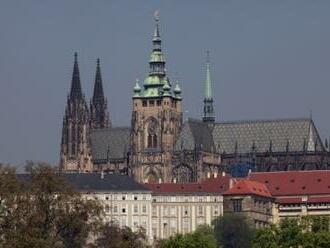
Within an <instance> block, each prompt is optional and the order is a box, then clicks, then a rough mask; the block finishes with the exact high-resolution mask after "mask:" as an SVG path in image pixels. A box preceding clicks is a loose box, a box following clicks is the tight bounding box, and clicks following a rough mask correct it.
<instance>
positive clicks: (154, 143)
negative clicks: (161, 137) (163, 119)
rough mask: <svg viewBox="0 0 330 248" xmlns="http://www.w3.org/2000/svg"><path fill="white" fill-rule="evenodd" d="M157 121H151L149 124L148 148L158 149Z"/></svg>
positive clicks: (147, 134)
mask: <svg viewBox="0 0 330 248" xmlns="http://www.w3.org/2000/svg"><path fill="white" fill-rule="evenodd" d="M157 126H158V125H157V121H156V120H155V119H151V120H150V121H149V122H148V124H147V130H146V132H147V133H146V138H147V144H146V146H147V148H157V147H158V139H157Z"/></svg>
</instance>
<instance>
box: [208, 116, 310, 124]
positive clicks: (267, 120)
mask: <svg viewBox="0 0 330 248" xmlns="http://www.w3.org/2000/svg"><path fill="white" fill-rule="evenodd" d="M284 121H285V122H292V121H312V120H311V119H310V118H306V117H297V118H271V119H252V120H233V121H222V122H215V123H214V124H237V123H261V122H284Z"/></svg>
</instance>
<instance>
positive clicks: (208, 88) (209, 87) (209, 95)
mask: <svg viewBox="0 0 330 248" xmlns="http://www.w3.org/2000/svg"><path fill="white" fill-rule="evenodd" d="M204 97H205V99H212V85H211V72H210V52H209V51H207V52H206V80H205V87H204Z"/></svg>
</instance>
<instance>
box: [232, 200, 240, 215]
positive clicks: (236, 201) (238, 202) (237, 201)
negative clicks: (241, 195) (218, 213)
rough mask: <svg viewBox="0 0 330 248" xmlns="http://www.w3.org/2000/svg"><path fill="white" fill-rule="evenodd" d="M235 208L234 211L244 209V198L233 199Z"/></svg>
mask: <svg viewBox="0 0 330 248" xmlns="http://www.w3.org/2000/svg"><path fill="white" fill-rule="evenodd" d="M232 201H233V210H234V212H241V211H242V199H233V200H232Z"/></svg>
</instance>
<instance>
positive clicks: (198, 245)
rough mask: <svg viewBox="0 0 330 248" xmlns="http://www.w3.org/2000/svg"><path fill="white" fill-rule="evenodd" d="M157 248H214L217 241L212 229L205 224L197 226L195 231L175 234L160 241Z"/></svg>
mask: <svg viewBox="0 0 330 248" xmlns="http://www.w3.org/2000/svg"><path fill="white" fill-rule="evenodd" d="M157 247H158V248H216V247H217V243H216V239H215V237H214V232H213V229H212V228H211V227H210V226H207V225H201V226H198V227H197V229H196V231H194V232H192V233H187V234H176V235H174V236H172V237H170V238H169V239H167V240H165V241H163V242H160V243H159V244H158V245H157Z"/></svg>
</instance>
